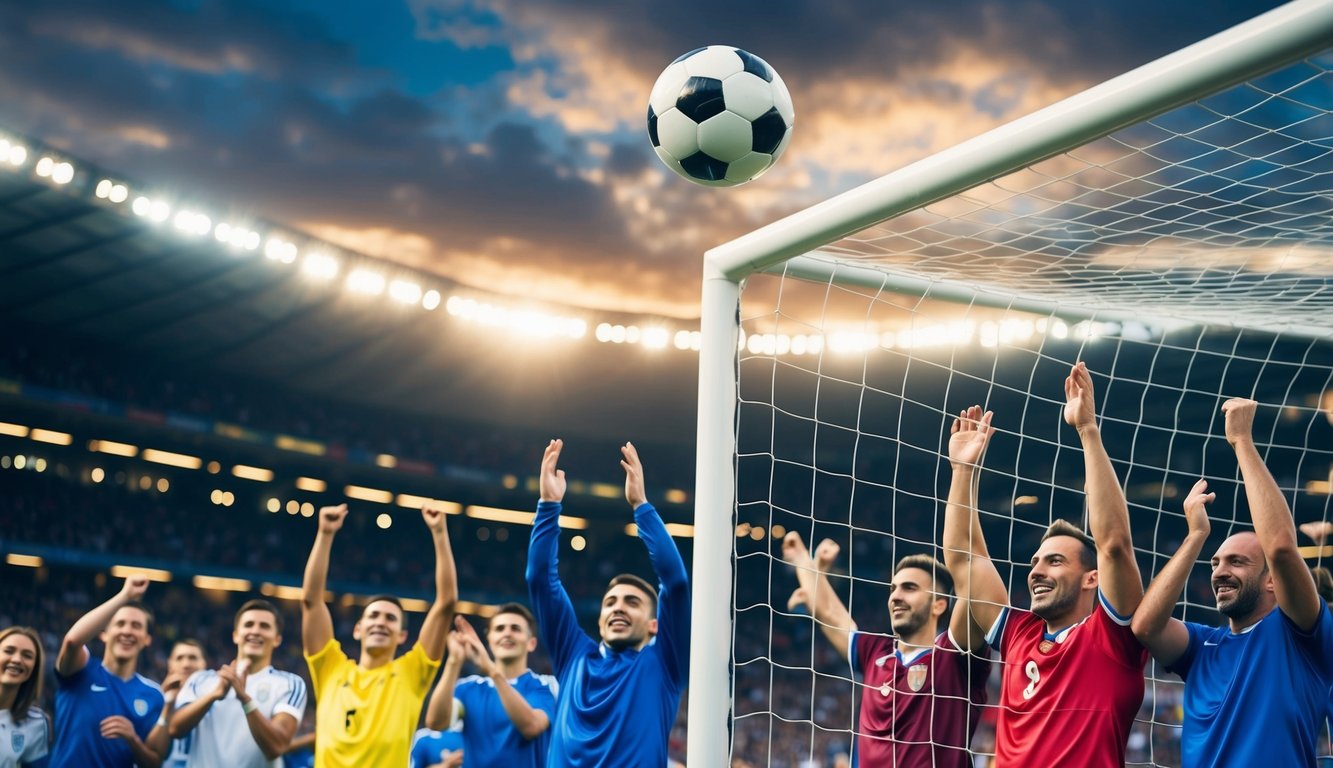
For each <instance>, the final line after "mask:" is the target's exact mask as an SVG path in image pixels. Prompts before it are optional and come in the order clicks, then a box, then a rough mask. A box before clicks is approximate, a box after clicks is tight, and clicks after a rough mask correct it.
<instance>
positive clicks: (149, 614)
mask: <svg viewBox="0 0 1333 768" xmlns="http://www.w3.org/2000/svg"><path fill="white" fill-rule="evenodd" d="M121 608H134V609H136V610H140V611H143V615H144V620H145V621H146V622H147V629H148V634H149V636H150V637H151V636H152V634H153V627H154V625H155V624H156V623H157V619H156V617H155V616H153V609H152V608H149V607H148V606H147V605H145V604H144V603H143V601H142V600H129V601H127V602H125V603H123V604H122V605H121V606H120V608H117V609H116V610H115V613H112V614H111V618H113V619H114V618H115V617H116V614H117V613H120V611H121Z"/></svg>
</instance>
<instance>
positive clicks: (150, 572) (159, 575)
mask: <svg viewBox="0 0 1333 768" xmlns="http://www.w3.org/2000/svg"><path fill="white" fill-rule="evenodd" d="M111 576H112V577H114V578H117V579H127V578H129V577H131V576H143V577H144V578H146V579H148V580H149V581H160V582H168V581H171V571H164V570H162V569H161V568H148V567H145V566H142V565H113V566H111Z"/></svg>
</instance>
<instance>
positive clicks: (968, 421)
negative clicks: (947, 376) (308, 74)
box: [949, 405, 995, 467]
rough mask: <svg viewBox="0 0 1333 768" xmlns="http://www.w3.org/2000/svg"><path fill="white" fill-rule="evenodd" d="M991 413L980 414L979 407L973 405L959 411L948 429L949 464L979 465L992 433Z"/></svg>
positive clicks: (992, 413)
mask: <svg viewBox="0 0 1333 768" xmlns="http://www.w3.org/2000/svg"><path fill="white" fill-rule="evenodd" d="M994 416H995V414H994V412H992V411H986V412H985V413H984V414H983V413H982V412H981V406H979V405H974V406H972V407H970V408H968V409H967V410H964V411H961V412H959V414H958V418H956V419H954V420H953V426H952V427H950V428H949V463H950V464H952V465H954V466H955V467H959V466H963V467H975V466H978V465H980V464H981V457H982V456H983V455H984V454H985V453H986V445H987V444H988V443H989V442H990V436H991V432H992V428H991V418H992V417H994Z"/></svg>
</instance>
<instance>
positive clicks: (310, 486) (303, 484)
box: [296, 477, 329, 493]
mask: <svg viewBox="0 0 1333 768" xmlns="http://www.w3.org/2000/svg"><path fill="white" fill-rule="evenodd" d="M296 487H297V488H298V489H300V490H302V491H307V492H309V493H323V492H324V491H325V490H326V489H327V488H328V487H329V484H328V483H326V482H324V481H323V480H320V479H318V478H314V477H298V478H296Z"/></svg>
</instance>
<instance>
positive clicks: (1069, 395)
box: [1065, 361, 1097, 432]
mask: <svg viewBox="0 0 1333 768" xmlns="http://www.w3.org/2000/svg"><path fill="white" fill-rule="evenodd" d="M1065 422H1066V423H1068V424H1069V426H1071V427H1073V428H1075V429H1077V430H1079V431H1080V432H1081V431H1083V430H1084V429H1087V428H1089V427H1095V426H1097V410H1096V406H1095V404H1094V403H1093V397H1092V374H1090V373H1088V366H1087V364H1086V363H1084V362H1082V361H1079V362H1077V363H1075V364H1074V367H1073V369H1071V370H1070V371H1069V376H1068V377H1066V378H1065Z"/></svg>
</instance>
